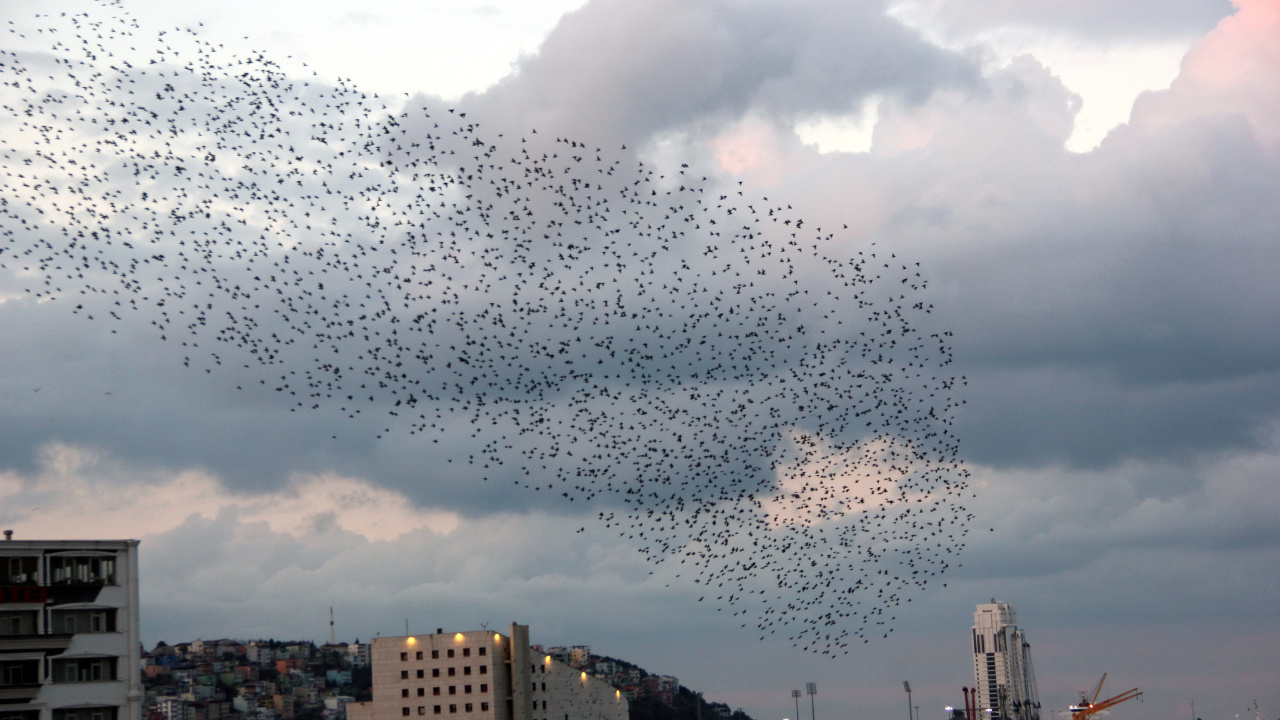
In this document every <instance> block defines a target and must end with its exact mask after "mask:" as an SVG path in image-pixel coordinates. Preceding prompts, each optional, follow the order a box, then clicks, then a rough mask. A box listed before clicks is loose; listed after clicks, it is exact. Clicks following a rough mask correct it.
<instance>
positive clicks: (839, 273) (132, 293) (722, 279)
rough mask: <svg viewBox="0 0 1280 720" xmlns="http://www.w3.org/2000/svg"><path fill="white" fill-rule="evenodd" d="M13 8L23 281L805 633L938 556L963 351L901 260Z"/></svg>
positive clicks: (759, 204)
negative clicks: (935, 329)
mask: <svg viewBox="0 0 1280 720" xmlns="http://www.w3.org/2000/svg"><path fill="white" fill-rule="evenodd" d="M8 30H9V33H11V39H12V40H13V43H11V44H12V45H14V46H15V47H16V48H19V49H12V50H4V51H3V53H0V100H2V101H3V106H4V113H3V114H2V116H0V123H3V131H2V132H0V158H2V163H3V177H0V223H2V228H0V233H2V234H0V265H2V266H3V267H4V268H7V269H6V270H5V271H4V272H5V273H7V274H8V275H9V280H8V282H25V283H26V287H27V289H28V292H29V293H30V294H29V296H28V297H29V298H30V300H29V301H31V302H36V301H47V300H54V301H56V302H57V303H59V304H61V305H63V306H65V307H66V308H67V309H68V310H69V311H72V312H75V313H77V314H80V315H82V316H84V317H86V318H89V319H91V320H93V321H94V322H109V323H144V324H150V325H152V326H154V332H155V335H156V336H157V338H158V339H160V340H165V341H167V342H170V343H181V345H182V346H183V347H184V353H185V355H186V362H187V363H188V364H189V365H191V366H195V367H197V368H201V369H204V370H205V371H206V372H210V371H213V372H219V371H224V372H232V373H237V374H238V375H237V376H245V377H252V378H254V381H255V384H254V385H248V384H247V383H246V384H245V385H243V386H242V387H245V389H246V390H247V391H251V392H272V393H277V394H278V395H279V396H280V397H282V398H284V399H285V402H286V403H287V404H288V405H289V406H290V407H291V408H292V409H293V410H295V411H307V410H314V411H317V412H332V411H335V410H337V411H340V412H342V413H344V414H346V415H349V416H351V417H357V416H361V414H362V413H364V416H365V417H367V416H368V415H369V413H370V412H378V413H386V418H387V422H386V423H385V430H386V431H388V432H407V433H411V434H414V435H417V436H421V442H422V443H424V444H425V445H424V450H428V451H429V453H430V455H429V456H430V457H448V458H449V460H450V463H451V464H445V465H443V466H441V467H438V468H437V470H436V471H435V472H446V473H450V474H451V475H456V476H458V477H464V478H470V479H474V480H475V481H477V482H481V481H490V482H496V481H501V482H514V483H516V484H518V485H520V486H522V487H524V488H527V489H528V490H529V491H530V492H545V493H555V494H557V495H559V496H561V499H562V500H563V501H564V502H566V503H571V502H577V503H584V502H594V503H597V504H598V508H597V509H598V511H599V518H600V520H601V521H602V522H603V523H604V524H605V525H606V526H608V527H609V528H611V529H615V530H616V531H617V532H619V533H620V534H621V535H622V536H624V537H625V538H628V539H631V540H633V541H634V542H635V543H636V544H637V547H638V548H639V549H640V550H641V551H642V552H643V553H644V554H645V555H646V557H647V558H648V559H649V560H650V561H652V562H655V563H672V564H676V565H678V566H679V568H678V569H677V572H678V573H679V574H681V575H683V576H685V577H686V578H687V579H688V580H691V581H692V582H693V583H696V584H698V585H699V586H701V587H703V588H705V591H706V592H705V594H704V595H703V598H704V599H706V600H708V601H712V602H715V603H717V604H718V606H719V607H721V608H723V609H726V610H732V612H733V613H734V614H739V615H741V616H742V622H743V624H744V627H746V626H751V625H754V627H755V628H756V629H757V630H758V631H759V632H760V634H761V636H762V637H764V636H767V635H768V634H770V633H775V632H782V633H785V634H786V635H787V637H789V638H790V639H791V640H792V641H793V642H794V643H796V644H797V645H798V646H800V647H803V648H805V649H806V650H810V651H814V652H820V653H826V654H839V653H843V652H847V651H848V647H849V645H850V643H851V642H853V641H855V640H856V639H862V640H864V641H865V640H866V639H867V638H869V637H873V636H878V635H881V634H883V635H886V636H887V634H888V632H890V631H891V629H892V627H891V625H892V620H893V619H894V617H895V615H894V613H895V608H896V607H897V606H898V605H900V604H901V603H903V602H907V601H909V600H910V599H911V595H913V594H915V593H917V592H918V591H919V590H920V589H921V588H924V587H925V586H926V585H927V584H928V583H930V582H935V581H938V579H939V577H940V576H942V575H943V573H944V572H945V571H946V570H947V569H948V568H950V567H952V565H953V564H954V563H955V557H956V555H957V554H958V553H959V551H960V549H961V548H962V547H963V545H964V538H965V535H966V532H967V530H966V528H967V522H968V521H969V520H970V519H971V515H969V514H968V513H967V512H966V510H965V508H964V507H962V506H961V505H960V498H961V496H962V494H963V493H964V492H965V489H966V486H967V473H966V471H965V469H964V467H963V464H962V462H961V461H960V459H959V451H958V445H957V440H956V438H955V436H954V435H953V433H952V421H953V414H954V411H955V409H956V407H957V405H958V404H959V403H960V402H961V401H960V400H959V399H957V397H956V396H957V394H958V386H959V385H960V384H962V383H963V379H962V378H957V377H954V376H951V375H948V374H947V373H948V365H949V364H950V363H951V350H950V347H949V345H948V343H949V339H948V334H947V333H933V334H931V333H926V332H925V331H922V330H920V329H918V327H917V325H919V324H920V322H919V321H920V320H921V319H922V318H923V316H924V315H925V314H927V313H928V312H929V310H930V306H929V305H928V304H927V302H926V301H925V300H923V299H922V291H923V290H924V288H925V281H924V279H923V278H922V275H921V271H920V268H919V267H918V263H911V262H908V261H905V260H902V259H900V258H898V257H896V256H895V255H894V254H893V253H892V252H885V251H884V250H882V249H877V248H876V247H875V246H873V245H865V246H863V247H862V249H861V250H860V251H859V250H849V249H848V248H850V247H856V246H857V243H855V242H854V241H851V240H849V239H847V238H843V237H839V236H838V235H837V233H835V232H829V231H824V230H823V229H821V228H816V227H812V225H811V224H810V223H807V222H805V221H804V220H803V219H801V218H798V217H793V213H792V212H791V208H790V207H789V206H787V205H786V204H783V203H776V202H774V203H771V202H770V201H769V200H768V199H767V198H763V197H747V196H745V195H744V192H743V191H742V190H741V188H740V183H739V184H729V183H723V182H721V181H718V180H716V179H712V180H709V179H708V178H707V177H705V176H703V175H701V174H699V173H696V172H695V171H694V170H691V169H690V168H689V167H687V166H682V167H680V168H672V169H670V170H668V171H664V170H662V169H660V168H657V167H653V166H652V165H650V164H646V163H645V162H643V161H641V160H640V159H639V158H638V156H637V155H636V154H635V150H634V149H633V150H631V151H628V150H627V149H626V148H625V147H624V148H621V149H620V150H619V151H617V152H608V151H605V150H602V149H600V148H594V147H587V146H585V145H584V144H583V143H580V142H577V141H575V140H573V139H567V138H555V139H553V138H551V137H550V136H549V135H548V134H547V133H545V132H544V133H542V134H538V133H537V132H536V131H531V132H530V133H528V134H527V135H526V136H525V137H520V138H517V137H506V136H503V135H501V134H490V133H487V132H486V131H485V130H484V128H482V127H481V126H480V125H479V124H478V123H476V122H474V121H473V120H470V119H468V118H466V117H465V116H464V114H462V113H460V112H456V111H453V110H441V111H435V110H431V109H428V108H423V107H418V106H415V105H414V104H413V103H410V102H404V103H403V108H391V109H389V108H388V103H387V102H386V101H384V100H383V99H380V98H378V97H376V96H374V95H371V94H368V93H365V92H362V91H360V90H359V89H358V88H357V87H355V86H354V85H353V84H352V83H351V82H349V81H341V80H340V81H338V82H336V83H323V82H320V81H319V80H318V79H314V78H313V79H311V80H310V81H303V80H300V79H297V78H294V77H290V76H289V75H288V74H286V73H285V72H283V71H282V70H281V68H280V66H279V65H277V64H276V63H274V62H273V61H272V60H271V58H270V57H268V56H267V55H266V54H263V53H253V54H250V55H248V56H236V55H234V54H232V53H230V52H229V51H226V50H225V49H224V48H222V47H220V46H217V45H214V44H212V43H209V42H208V41H206V40H204V39H203V38H202V36H201V34H200V32H199V31H198V29H197V30H191V29H177V30H173V31H167V32H162V33H160V34H159V37H158V40H157V41H156V43H155V45H154V46H153V47H149V49H144V50H142V51H140V50H138V49H137V47H138V46H142V45H144V43H143V42H142V41H141V39H140V34H141V32H140V30H139V27H138V25H137V23H136V22H135V21H134V20H133V19H132V18H131V17H130V16H129V15H128V13H127V12H125V11H124V9H123V8H122V7H121V5H120V4H119V3H116V2H108V3H102V4H101V5H100V6H99V7H98V8H97V9H96V10H94V11H93V12H91V13H87V14H66V15H62V14H57V15H45V16H37V21H36V22H35V24H34V25H32V26H29V27H27V26H19V25H15V24H12V23H11V24H10V26H9V28H8ZM33 45H34V46H38V47H34V48H33V47H32V46H33ZM726 186H727V187H728V188H730V189H723V188H725V187H726ZM718 188H720V189H718ZM840 254H843V256H844V257H838V256H837V255H840ZM220 366H221V367H220ZM430 481H431V477H426V478H424V482H430Z"/></svg>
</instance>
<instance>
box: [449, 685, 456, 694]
mask: <svg viewBox="0 0 1280 720" xmlns="http://www.w3.org/2000/svg"><path fill="white" fill-rule="evenodd" d="M449 694H450V695H457V694H458V686H457V685H450V686H449Z"/></svg>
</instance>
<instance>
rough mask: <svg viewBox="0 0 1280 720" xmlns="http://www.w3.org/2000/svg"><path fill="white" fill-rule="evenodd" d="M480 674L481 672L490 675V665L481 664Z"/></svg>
mask: <svg viewBox="0 0 1280 720" xmlns="http://www.w3.org/2000/svg"><path fill="white" fill-rule="evenodd" d="M480 674H481V675H488V674H489V666H488V665H481V666H480Z"/></svg>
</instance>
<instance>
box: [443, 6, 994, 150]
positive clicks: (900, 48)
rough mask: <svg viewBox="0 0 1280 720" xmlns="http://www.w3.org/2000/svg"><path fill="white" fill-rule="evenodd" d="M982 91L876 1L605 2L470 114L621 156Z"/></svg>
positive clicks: (959, 62) (562, 31)
mask: <svg viewBox="0 0 1280 720" xmlns="http://www.w3.org/2000/svg"><path fill="white" fill-rule="evenodd" d="M976 81H977V71H976V68H975V66H974V65H973V64H972V63H971V62H970V61H969V60H967V59H965V58H964V57H961V56H959V55H957V54H954V53H951V52H948V51H945V50H942V49H940V48H938V47H936V46H933V45H930V44H929V43H927V42H925V41H924V40H923V39H922V38H920V37H919V36H918V35H917V34H916V33H914V32H913V31H911V30H908V29H907V28H905V27H904V26H903V25H901V24H900V23H898V22H897V21H896V20H893V19H892V18H889V17H887V16H886V15H885V14H884V7H883V5H882V4H881V3H878V2H825V1H824V2H805V3H793V2H775V1H768V2H730V1H726V0H696V1H695V2H683V1H678V0H663V1H662V2H643V3H636V2H626V1H625V0H607V1H605V2H592V3H588V4H587V5H586V6H585V7H583V8H582V9H580V10H577V11H575V12H573V13H570V14H569V15H566V16H565V17H564V18H563V19H562V20H561V21H560V23H559V25H557V26H556V28H555V30H553V31H552V33H551V35H550V36H548V38H547V40H546V41H545V42H544V43H543V45H542V46H541V48H540V49H539V51H538V53H537V54H536V55H533V56H531V57H527V58H524V59H523V60H521V62H519V63H518V64H517V66H516V68H515V70H514V72H513V73H512V75H511V76H509V77H508V78H507V79H505V80H503V81H502V82H500V83H499V84H498V85H497V86H495V87H493V88H490V89H489V90H487V91H485V92H484V93H483V94H481V95H479V96H474V95H473V96H468V97H466V98H464V99H463V101H462V106H463V107H465V108H467V109H470V110H474V111H475V112H476V113H477V114H478V115H480V116H483V117H485V118H490V119H492V121H494V122H503V123H510V124H511V126H512V127H515V128H516V129H522V128H523V127H524V126H528V127H536V128H548V129H550V128H555V131H556V132H558V133H562V134H565V135H569V136H572V137H576V138H581V139H584V140H587V141H590V142H593V143H608V144H616V143H619V142H622V143H634V142H642V141H644V140H645V139H647V138H649V137H651V136H653V135H654V134H655V133H659V132H661V131H663V130H666V129H673V128H681V127H684V126H686V125H692V124H697V123H701V122H706V121H708V120H712V121H715V120H723V119H725V118H730V119H731V118H734V117H736V116H739V115H742V114H744V113H746V112H748V111H754V112H757V113H762V114H765V115H768V116H773V117H779V118H784V119H787V120H792V119H796V118H801V117H804V116H806V115H813V114H840V113H844V112H849V111H851V110H856V109H857V108H858V107H859V104H860V102H861V100H862V99H863V98H865V97H867V96H869V95H872V94H875V93H893V94H898V95H901V96H903V97H906V98H908V99H910V100H911V101H913V102H916V101H920V100H922V99H924V98H925V97H928V95H929V94H930V93H931V92H933V91H934V90H935V89H937V88H939V87H956V86H971V85H973V84H975V83H976Z"/></svg>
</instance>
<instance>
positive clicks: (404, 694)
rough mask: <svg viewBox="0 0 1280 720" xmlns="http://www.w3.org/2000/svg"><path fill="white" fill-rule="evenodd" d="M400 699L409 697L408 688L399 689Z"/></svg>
mask: <svg viewBox="0 0 1280 720" xmlns="http://www.w3.org/2000/svg"><path fill="white" fill-rule="evenodd" d="M400 697H409V688H401V689H400Z"/></svg>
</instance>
